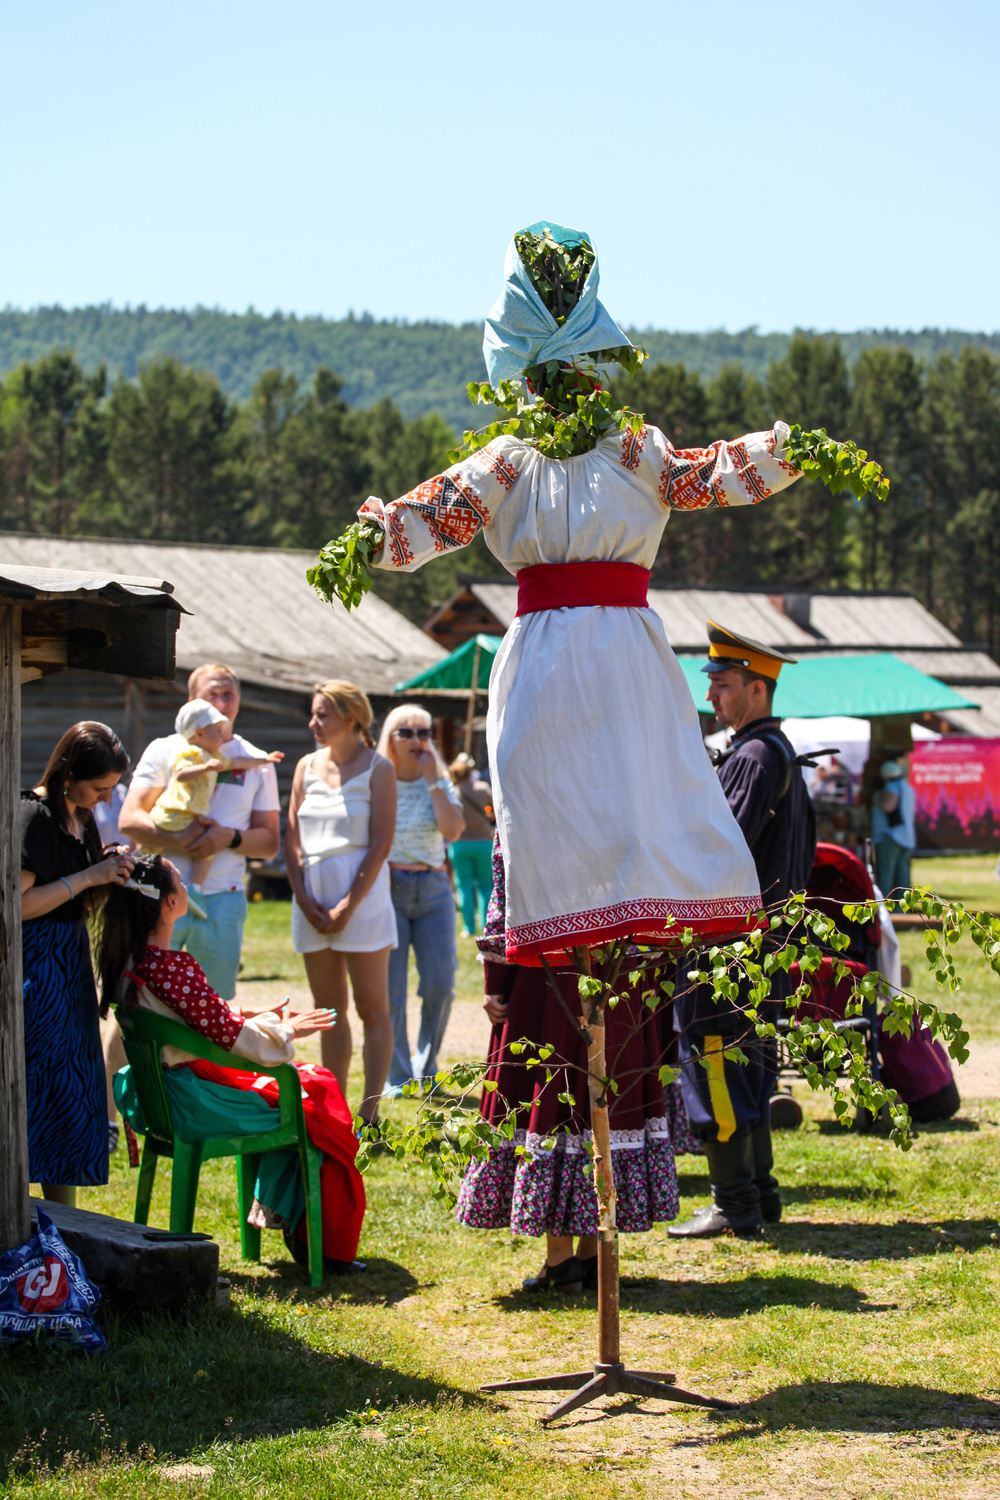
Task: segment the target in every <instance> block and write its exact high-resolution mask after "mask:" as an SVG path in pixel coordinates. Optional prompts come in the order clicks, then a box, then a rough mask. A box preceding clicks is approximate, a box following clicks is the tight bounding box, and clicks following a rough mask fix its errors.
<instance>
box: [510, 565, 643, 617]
mask: <svg viewBox="0 0 1000 1500" xmlns="http://www.w3.org/2000/svg"><path fill="white" fill-rule="evenodd" d="M648 589H649V569H648V568H640V567H639V565H638V563H626V562H578V563H535V564H534V565H533V566H532V567H530V568H521V569H520V570H519V571H518V575H517V612H518V614H519V615H533V614H537V613H538V612H539V611H540V610H543V609H586V608H589V607H593V606H594V605H601V604H604V605H611V606H612V607H614V608H618V609H647V608H648V607H649V600H648V598H647V591H648Z"/></svg>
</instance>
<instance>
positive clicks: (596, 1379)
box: [479, 1230, 738, 1426]
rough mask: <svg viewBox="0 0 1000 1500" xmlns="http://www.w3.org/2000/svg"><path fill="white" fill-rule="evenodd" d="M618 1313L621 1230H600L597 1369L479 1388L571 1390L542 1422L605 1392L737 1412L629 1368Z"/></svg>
mask: <svg viewBox="0 0 1000 1500" xmlns="http://www.w3.org/2000/svg"><path fill="white" fill-rule="evenodd" d="M620 1343H621V1335H620V1321H619V1312H618V1232H617V1230H612V1231H610V1232H608V1231H605V1232H602V1233H601V1234H600V1235H599V1236H598V1240H597V1363H596V1364H595V1365H594V1368H593V1372H591V1371H589V1370H581V1371H577V1372H574V1373H573V1374H569V1375H540V1376H538V1377H537V1378H536V1379H529V1380H498V1381H493V1382H492V1383H491V1384H489V1385H481V1386H480V1387H479V1389H480V1390H481V1391H568V1392H569V1393H570V1394H569V1395H567V1396H564V1397H563V1399H562V1400H561V1401H559V1402H557V1403H556V1405H555V1406H553V1407H552V1409H551V1411H547V1412H546V1413H545V1415H544V1416H543V1417H540V1418H539V1421H540V1422H541V1423H542V1425H543V1426H548V1424H549V1423H550V1422H555V1421H556V1420H557V1418H559V1417H565V1416H567V1415H568V1414H569V1413H570V1412H571V1411H575V1410H576V1409H577V1407H579V1406H589V1405H590V1403H591V1402H592V1401H597V1400H598V1399H599V1398H600V1397H601V1396H646V1397H650V1396H652V1397H654V1398H655V1399H656V1400H657V1401H677V1402H680V1403H681V1404H683V1405H685V1406H707V1407H710V1408H711V1409H712V1410H713V1411H734V1410H735V1409H736V1406H737V1404H738V1403H737V1402H735V1401H722V1400H720V1399H719V1398H718V1397H716V1396H700V1395H697V1394H696V1393H695V1392H693V1391H684V1390H681V1388H680V1386H678V1385H677V1384H676V1380H677V1376H676V1375H674V1374H672V1373H668V1372H664V1371H662V1370H627V1369H626V1368H625V1365H624V1364H623V1363H622V1359H621V1349H620Z"/></svg>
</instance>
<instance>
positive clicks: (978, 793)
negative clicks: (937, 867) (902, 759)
mask: <svg viewBox="0 0 1000 1500" xmlns="http://www.w3.org/2000/svg"><path fill="white" fill-rule="evenodd" d="M910 783H911V785H912V787H913V790H914V792H915V793H916V800H917V848H918V849H990V850H992V849H995V848H996V847H997V846H998V845H1000V740H981V739H973V738H971V737H969V738H967V737H966V736H964V735H946V736H945V738H944V739H940V740H925V741H924V742H923V743H922V744H917V745H914V747H913V753H912V755H911V756H910Z"/></svg>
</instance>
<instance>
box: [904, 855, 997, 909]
mask: <svg viewBox="0 0 1000 1500" xmlns="http://www.w3.org/2000/svg"><path fill="white" fill-rule="evenodd" d="M996 866H997V858H996V855H995V854H962V855H958V856H956V857H954V858H951V859H915V860H913V862H912V864H911V868H910V879H911V880H912V882H913V884H914V885H927V886H930V888H931V890H932V891H935V892H936V893H937V894H938V895H939V896H947V897H949V898H950V899H951V900H952V901H961V902H963V903H964V904H965V905H966V906H967V907H969V908H970V909H971V910H975V911H1000V880H998V879H997V878H996V874H995V871H996Z"/></svg>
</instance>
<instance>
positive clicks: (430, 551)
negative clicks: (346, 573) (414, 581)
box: [358, 444, 517, 572]
mask: <svg viewBox="0 0 1000 1500" xmlns="http://www.w3.org/2000/svg"><path fill="white" fill-rule="evenodd" d="M492 447H493V445H492V444H490V445H489V447H487V448H483V449H481V450H480V451H479V452H478V453H476V454H474V455H473V456H472V458H467V459H465V460H463V462H462V463H460V464H455V465H453V467H452V468H450V469H447V470H445V472H444V473H443V474H435V476H434V477H433V479H425V480H424V482H423V484H418V485H417V487H416V489H413V490H410V492H409V494H407V495H403V496H402V497H401V498H400V499H399V500H390V501H389V502H388V503H386V502H384V501H382V500H379V499H377V498H376V497H375V496H374V495H369V497H368V499H367V500H366V501H365V503H364V505H363V506H362V507H361V509H360V510H359V511H358V515H359V516H362V517H364V516H374V517H375V519H376V520H377V521H379V522H380V524H381V525H382V526H383V527H384V529H385V546H384V547H383V548H382V553H381V555H380V556H379V557H378V558H377V559H376V562H375V566H376V567H377V568H398V569H402V570H403V571H404V572H412V571H413V570H415V569H416V568H419V567H421V566H422V564H423V563H425V562H429V561H430V560H431V558H433V557H440V556H441V555H442V553H445V552H450V551H453V550H454V549H456V548H458V547H467V546H468V545H469V543H470V542H471V541H473V540H474V538H475V537H476V536H477V534H478V533H479V532H480V531H481V530H482V529H483V527H484V526H488V525H489V524H490V518H491V507H492V506H495V505H496V504H497V503H498V502H499V501H500V500H502V499H503V497H504V495H505V494H507V492H508V491H509V490H510V488H511V487H512V485H513V484H514V482H515V480H516V479H517V470H516V469H515V468H514V466H513V465H512V464H511V462H510V460H509V459H507V458H506V457H504V455H503V454H501V453H499V452H495V451H494V452H491V449H492Z"/></svg>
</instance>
